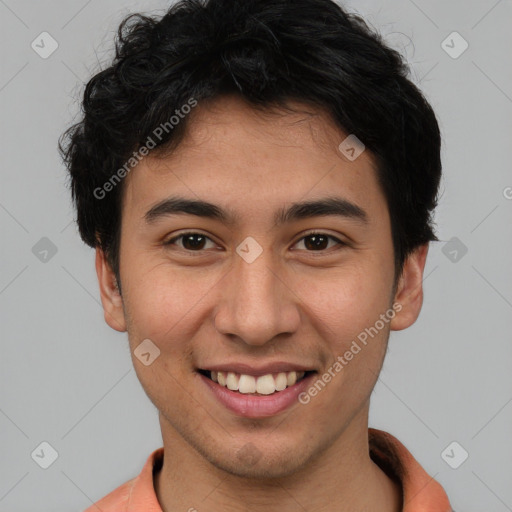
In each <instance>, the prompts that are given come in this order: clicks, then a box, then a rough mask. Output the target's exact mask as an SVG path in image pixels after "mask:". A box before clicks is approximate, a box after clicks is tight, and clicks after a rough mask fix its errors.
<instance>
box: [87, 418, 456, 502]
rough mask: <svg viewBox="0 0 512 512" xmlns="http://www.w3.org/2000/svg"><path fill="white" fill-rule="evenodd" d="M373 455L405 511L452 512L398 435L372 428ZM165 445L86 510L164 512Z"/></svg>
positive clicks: (434, 484) (430, 478) (442, 494)
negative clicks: (160, 474)
mask: <svg viewBox="0 0 512 512" xmlns="http://www.w3.org/2000/svg"><path fill="white" fill-rule="evenodd" d="M368 436H369V445H370V457H371V458H372V460H373V461H374V462H375V463H376V464H377V465H378V466H379V467H380V468H381V469H382V470H383V471H384V472H385V473H387V474H388V475H389V476H390V477H391V478H394V479H395V480H397V481H398V482H399V483H400V485H401V486H402V495H403V503H404V506H403V511H402V512H452V507H451V505H450V502H449V501H448V496H447V495H446V493H445V491H444V490H443V488H442V487H441V485H440V484H439V483H438V482H437V481H436V480H434V479H433V478H432V477H430V476H429V475H428V474H427V473H426V472H425V470H424V469H423V468H422V467H421V466H420V464H419V463H418V461H417V460H416V459H415V458H414V457H413V456H412V455H411V453H410V452H409V451H408V450H407V448H406V447H405V446H404V445H403V444H402V443H401V442H400V441H399V440H398V439H396V437H394V436H392V435H391V434H388V433H387V432H384V431H383V430H377V429H374V428H369V429H368ZM163 458H164V448H163V447H161V448H158V449H157V450H155V451H154V452H153V453H152V454H151V455H150V456H149V457H148V459H147V461H146V463H145V464H144V467H143V468H142V471H141V472H140V474H139V475H138V476H137V477H136V478H133V479H131V480H129V481H128V482H125V483H124V484H123V485H121V486H119V487H118V488H117V489H115V490H113V491H112V492H111V493H110V494H107V496H105V497H104V498H102V499H101V500H99V501H98V502H96V503H95V504H94V505H92V506H91V507H89V508H88V509H87V510H85V511H84V512H162V508H161V507H160V504H159V502H158V499H157V497H156V493H155V489H154V483H153V474H154V473H155V472H157V471H159V470H160V468H161V467H162V463H163Z"/></svg>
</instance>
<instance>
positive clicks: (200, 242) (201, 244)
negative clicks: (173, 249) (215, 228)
mask: <svg viewBox="0 0 512 512" xmlns="http://www.w3.org/2000/svg"><path fill="white" fill-rule="evenodd" d="M177 240H181V241H182V243H181V248H182V249H185V250H187V251H194V252H198V251H201V250H202V249H204V248H205V245H206V243H207V241H210V242H212V240H210V238H208V237H207V236H206V235H203V234H202V233H195V232H190V233H182V234H181V235H178V236H175V237H174V238H171V239H170V240H167V241H166V242H164V245H175V242H176V241H177ZM212 243H213V242H212Z"/></svg>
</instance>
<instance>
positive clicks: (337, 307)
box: [295, 263, 391, 354]
mask: <svg viewBox="0 0 512 512" xmlns="http://www.w3.org/2000/svg"><path fill="white" fill-rule="evenodd" d="M376 269H377V270H376ZM295 286H296V289H297V290H298V292H297V295H298V296H299V297H300V298H301V302H302V307H303V308H305V309H307V314H308V315H309V319H308V320H309V321H311V322H313V323H314V324H315V325H314V327H315V329H316V330H318V331H319V332H320V333H321V334H322V336H321V337H322V338H323V339H324V340H327V341H328V343H329V345H330V348H331V350H332V352H333V353H337V354H339V353H343V352H344V351H345V350H346V347H347V344H348V345H350V343H351V341H352V340H353V339H356V338H357V336H358V335H359V334H360V333H361V332H362V331H364V329H365V328H367V327H369V326H372V325H374V324H375V322H376V321H377V320H378V319H379V317H380V315H381V314H382V313H385V311H386V310H387V309H388V307H389V302H388V298H389V295H390V291H391V280H390V278H389V276H388V275H381V274H380V272H379V271H378V266H377V267H375V268H372V266H370V265H364V264H362V263H361V264H359V265H357V266H355V265H353V266H351V267H350V268H349V267H340V268H338V269H327V270H326V272H325V273H324V274H322V273H319V272H317V273H316V274H315V276H314V278H313V277H311V278H309V277H308V276H302V278H301V279H300V280H298V279H297V281H296V283H295Z"/></svg>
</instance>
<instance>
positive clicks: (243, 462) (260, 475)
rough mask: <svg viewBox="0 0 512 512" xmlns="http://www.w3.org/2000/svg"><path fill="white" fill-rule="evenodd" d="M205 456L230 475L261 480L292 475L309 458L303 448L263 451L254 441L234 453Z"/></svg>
mask: <svg viewBox="0 0 512 512" xmlns="http://www.w3.org/2000/svg"><path fill="white" fill-rule="evenodd" d="M203 456H205V458H207V459H208V460H209V462H210V463H211V464H212V465H213V466H215V467H216V468H218V469H220V470H222V471H225V472H226V473H229V474H230V475H233V476H237V477H240V478H251V479H261V480H267V479H275V478H284V477H287V476H290V475H292V474H294V473H296V472H297V471H298V470H300V469H302V468H303V467H304V466H305V465H306V464H307V460H308V458H307V457H306V456H305V454H304V452H303V450H301V449H299V448H297V449H288V450H286V451H283V450H281V451H280V452H274V453H269V452H268V451H266V452H265V453H262V451H260V450H259V449H258V448H257V447H256V446H255V445H253V444H252V443H248V444H246V445H244V446H243V447H242V448H241V449H239V450H238V451H237V452H235V453H234V454H233V453H226V454H219V453H217V454H215V455H212V454H211V453H209V454H203ZM299 457H300V458H299Z"/></svg>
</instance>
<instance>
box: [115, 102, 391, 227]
mask: <svg viewBox="0 0 512 512" xmlns="http://www.w3.org/2000/svg"><path fill="white" fill-rule="evenodd" d="M290 105H291V107H292V108H293V111H284V110H280V111H275V110H274V111H259V110H255V109H254V108H253V107H251V106H250V105H248V104H247V103H246V102H244V101H243V100H241V99H239V98H236V97H223V98H219V99H216V100H215V101H211V102H208V103H203V104H202V103H199V105H198V106H197V107H195V109H194V111H193V112H192V113H191V114H190V119H188V120H187V131H186V134H185V137H184V138H183V140H182V141H181V142H180V144H179V145H178V147H177V148H176V149H174V150H173V151H171V152H169V154H167V155H165V156H162V155H160V156H159V155H156V154H153V155H152V154H151V153H150V154H149V155H148V156H147V157H145V158H144V159H142V160H141V162H140V163H139V164H138V165H137V166H136V167H135V168H134V169H133V170H132V172H130V174H128V175H127V177H126V178H125V180H126V181H125V184H124V188H125V190H124V199H123V217H124V216H125V215H128V216H131V215H132V214H133V215H136V216H137V218H138V219H140V218H141V217H143V216H144V214H145V213H146V212H147V210H148V208H149V207H151V206H154V205H155V204H156V203H158V202H159V201H161V200H163V199H165V198H166V197H167V196H170V195H180V196H182V197H189V198H191V199H200V200H208V201H209V202H215V203H216V204H219V205H221V206H226V207H227V208H229V209H230V210H231V211H233V212H245V213H244V214H245V215H247V216H249V217H250V216H253V215H256V216H258V218H261V219H263V217H264V215H263V214H264V212H266V211H268V212H269V213H274V212H275V210H276V209H277V208H279V207H281V206H282V205H283V204H284V203H291V202H293V201H297V200H302V201H304V200H309V199H311V200H312V199H315V197H320V196H321V197H325V196H326V195H327V194H333V193H335V194H336V195H337V196H339V195H343V196H344V197H346V198H347V199H348V200H350V201H351V202H354V203H359V204H361V205H362V204H366V208H365V210H369V213H370V214H372V211H373V214H374V215H381V214H382V213H383V211H382V208H383V207H384V209H385V200H384V197H383V195H382V193H381V190H380V188H379V186H378V183H377V178H376V168H375V161H374V159H373V156H372V155H371V153H370V152H369V151H367V150H365V151H363V152H362V153H361V154H360V155H359V156H358V157H357V158H356V159H355V160H353V161H351V160H349V159H348V158H347V157H346V156H345V155H344V154H343V153H342V152H341V151H340V149H339V145H340V143H342V142H343V141H344V140H345V139H346V138H347V137H348V135H350V134H348V133H346V132H344V131H343V130H341V129H340V128H339V127H337V126H336V125H335V123H334V122H333V120H332V119H331V118H330V117H329V115H328V114H327V113H326V112H324V111H322V110H319V109H314V108H312V107H310V106H307V105H305V104H301V103H291V104H290ZM271 210H273V211H272V212H271ZM379 210H380V211H379Z"/></svg>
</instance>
